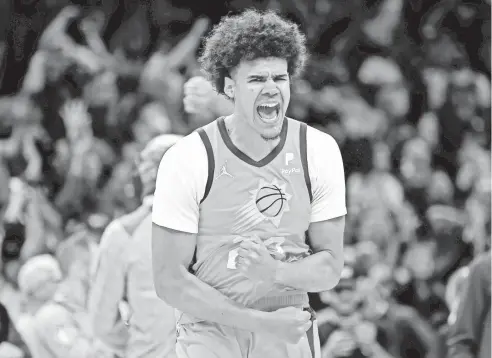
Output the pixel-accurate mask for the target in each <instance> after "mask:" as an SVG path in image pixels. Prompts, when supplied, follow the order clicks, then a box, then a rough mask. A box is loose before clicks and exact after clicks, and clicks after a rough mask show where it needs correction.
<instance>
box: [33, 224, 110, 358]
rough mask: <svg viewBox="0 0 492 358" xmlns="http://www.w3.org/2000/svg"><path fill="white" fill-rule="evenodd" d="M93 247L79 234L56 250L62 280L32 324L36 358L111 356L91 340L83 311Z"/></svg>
mask: <svg viewBox="0 0 492 358" xmlns="http://www.w3.org/2000/svg"><path fill="white" fill-rule="evenodd" d="M93 246H94V243H92V242H91V240H89V239H88V238H87V237H86V234H85V233H84V232H79V233H77V234H74V235H73V236H72V237H71V238H68V239H67V241H65V242H64V243H63V244H61V245H60V246H59V248H58V250H57V257H58V260H59V261H60V266H61V268H62V271H63V273H64V278H63V281H62V282H60V284H59V286H58V288H57V290H56V293H55V295H54V296H53V298H52V300H50V301H49V302H47V303H46V304H45V305H43V306H42V307H41V308H40V309H39V310H38V312H37V313H36V315H35V316H34V319H33V324H32V329H33V331H34V333H35V336H36V339H37V340H38V342H39V343H38V346H37V347H36V350H35V352H36V354H38V355H39V357H43V358H44V357H50V358H89V357H101V358H104V357H111V354H110V352H109V350H108V349H107V348H106V347H105V346H104V345H103V344H102V343H101V342H100V341H98V340H97V339H95V338H94V335H93V334H92V329H91V327H90V324H89V316H88V312H87V299H88V294H89V286H90V270H91V268H92V264H93V256H94V247H93Z"/></svg>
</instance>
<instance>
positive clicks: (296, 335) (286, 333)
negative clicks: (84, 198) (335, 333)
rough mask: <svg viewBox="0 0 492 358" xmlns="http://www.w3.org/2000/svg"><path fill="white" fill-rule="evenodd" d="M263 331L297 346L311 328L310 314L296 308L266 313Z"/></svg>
mask: <svg viewBox="0 0 492 358" xmlns="http://www.w3.org/2000/svg"><path fill="white" fill-rule="evenodd" d="M268 315H269V319H268V321H267V322H266V323H265V327H264V328H265V329H266V330H267V331H268V332H269V333H270V334H273V335H275V336H277V337H278V338H280V339H282V340H285V341H287V342H289V343H292V344H297V343H298V342H299V341H300V340H301V338H303V337H305V336H306V332H307V331H308V330H309V328H311V325H312V322H311V314H310V313H309V312H307V311H302V310H301V309H299V308H296V307H286V308H281V309H279V310H276V311H274V312H270V313H268Z"/></svg>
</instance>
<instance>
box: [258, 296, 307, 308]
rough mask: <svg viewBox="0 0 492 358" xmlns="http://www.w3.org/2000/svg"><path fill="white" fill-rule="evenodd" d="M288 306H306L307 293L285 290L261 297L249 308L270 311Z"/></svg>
mask: <svg viewBox="0 0 492 358" xmlns="http://www.w3.org/2000/svg"><path fill="white" fill-rule="evenodd" d="M289 306H295V307H300V308H303V307H308V306H309V298H308V295H307V293H304V292H295V293H294V292H285V293H284V294H276V295H272V296H266V297H262V298H260V299H259V300H258V301H256V302H255V303H253V305H252V306H251V308H254V309H257V310H259V311H265V312H271V311H275V310H278V309H280V308H285V307H289Z"/></svg>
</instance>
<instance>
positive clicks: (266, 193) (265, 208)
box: [256, 185, 287, 218]
mask: <svg viewBox="0 0 492 358" xmlns="http://www.w3.org/2000/svg"><path fill="white" fill-rule="evenodd" d="M286 200H287V199H286V197H285V193H284V192H283V191H282V189H280V188H279V187H278V186H276V185H271V186H270V185H267V186H264V187H261V188H260V190H258V194H257V196H256V207H257V208H258V210H259V211H260V213H262V214H263V215H265V216H267V217H269V218H271V217H275V216H277V215H279V214H280V213H281V212H282V209H283V207H284V202H285V201H286Z"/></svg>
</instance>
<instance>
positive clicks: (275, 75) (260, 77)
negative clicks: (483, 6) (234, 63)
mask: <svg viewBox="0 0 492 358" xmlns="http://www.w3.org/2000/svg"><path fill="white" fill-rule="evenodd" d="M288 76H289V74H287V73H275V74H273V76H272V77H273V78H278V77H288ZM266 77H268V76H266V75H262V74H254V75H249V76H248V79H254V78H259V79H264V78H266Z"/></svg>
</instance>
